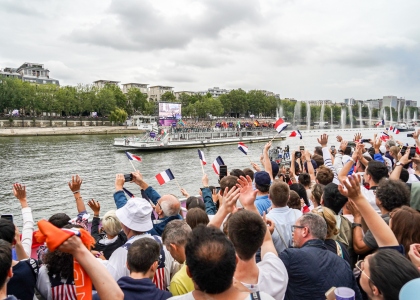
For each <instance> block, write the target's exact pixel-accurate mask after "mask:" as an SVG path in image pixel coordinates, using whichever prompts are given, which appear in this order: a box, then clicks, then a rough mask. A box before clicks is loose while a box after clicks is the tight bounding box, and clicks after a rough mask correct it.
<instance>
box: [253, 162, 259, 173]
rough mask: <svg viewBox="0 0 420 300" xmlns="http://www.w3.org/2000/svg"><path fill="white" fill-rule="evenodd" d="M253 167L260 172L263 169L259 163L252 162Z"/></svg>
mask: <svg viewBox="0 0 420 300" xmlns="http://www.w3.org/2000/svg"><path fill="white" fill-rule="evenodd" d="M251 165H252V167H253V168H254V170H255V172H259V171H261V168H260V166H259V165H257V164H256V163H254V162H253V163H251Z"/></svg>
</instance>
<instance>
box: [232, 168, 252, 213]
mask: <svg viewBox="0 0 420 300" xmlns="http://www.w3.org/2000/svg"><path fill="white" fill-rule="evenodd" d="M236 186H237V187H238V188H240V189H241V194H240V198H241V203H242V205H243V206H244V207H245V208H247V209H248V208H249V207H255V205H254V202H255V198H256V197H257V190H255V191H254V188H253V187H252V180H251V177H249V176H248V175H247V176H246V178H245V177H243V176H240V177H239V178H238V183H237V184H236Z"/></svg>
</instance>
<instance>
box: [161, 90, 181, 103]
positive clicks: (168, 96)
mask: <svg viewBox="0 0 420 300" xmlns="http://www.w3.org/2000/svg"><path fill="white" fill-rule="evenodd" d="M160 100H161V101H162V102H177V100H176V97H175V95H174V94H173V93H172V92H170V91H167V92H165V93H163V95H162V96H161V97H160Z"/></svg>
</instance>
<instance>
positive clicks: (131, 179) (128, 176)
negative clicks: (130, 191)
mask: <svg viewBox="0 0 420 300" xmlns="http://www.w3.org/2000/svg"><path fill="white" fill-rule="evenodd" d="M124 179H125V182H130V181H133V174H124Z"/></svg>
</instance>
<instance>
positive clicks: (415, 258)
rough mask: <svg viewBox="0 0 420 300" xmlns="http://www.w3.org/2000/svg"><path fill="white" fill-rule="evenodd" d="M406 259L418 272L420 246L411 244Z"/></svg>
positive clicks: (419, 267)
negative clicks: (408, 259)
mask: <svg viewBox="0 0 420 300" xmlns="http://www.w3.org/2000/svg"><path fill="white" fill-rule="evenodd" d="M408 257H409V258H410V260H411V262H412V263H413V264H414V265H415V266H416V267H417V268H418V269H419V270H420V244H411V245H410V251H408Z"/></svg>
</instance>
